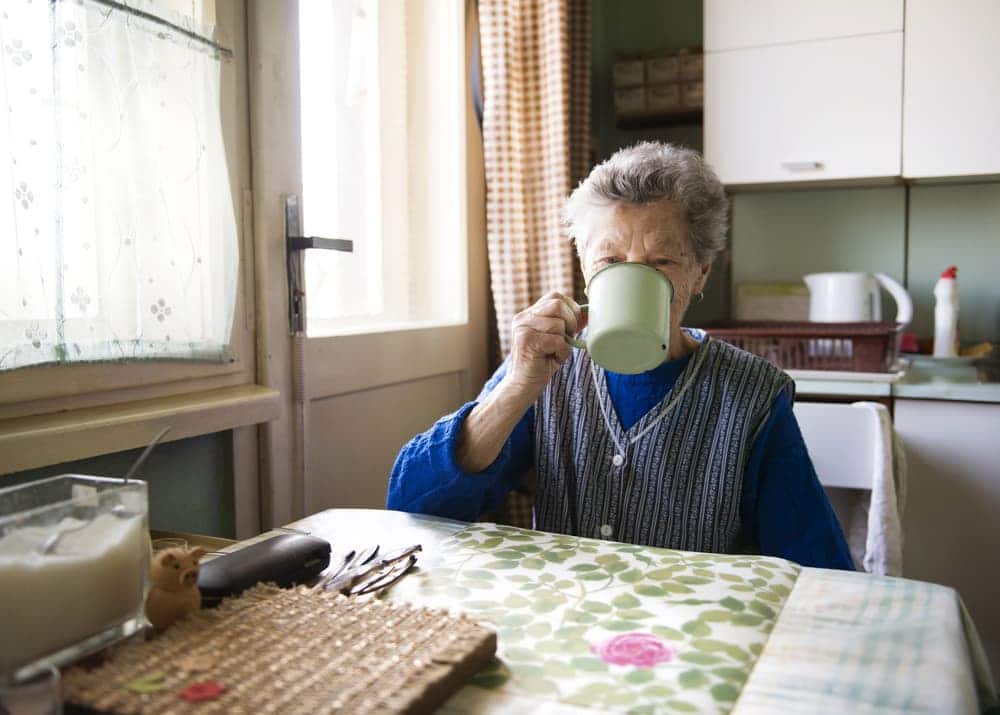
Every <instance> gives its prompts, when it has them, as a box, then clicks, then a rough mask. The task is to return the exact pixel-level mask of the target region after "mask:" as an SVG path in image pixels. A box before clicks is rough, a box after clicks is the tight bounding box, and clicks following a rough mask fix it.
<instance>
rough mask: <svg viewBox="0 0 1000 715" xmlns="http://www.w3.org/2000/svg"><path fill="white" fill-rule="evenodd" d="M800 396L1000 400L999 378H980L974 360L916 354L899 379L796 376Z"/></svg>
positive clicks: (965, 400) (796, 388)
mask: <svg viewBox="0 0 1000 715" xmlns="http://www.w3.org/2000/svg"><path fill="white" fill-rule="evenodd" d="M795 390H796V393H797V395H798V396H800V397H808V396H810V395H823V396H835V395H845V396H851V397H861V398H864V397H896V398H903V399H921V400H955V401H961V402H995V403H1000V382H979V380H978V377H977V372H976V368H975V367H974V366H973V365H972V364H971V363H967V364H943V363H937V362H935V361H934V359H933V358H929V357H918V358H915V359H914V360H913V362H912V364H911V365H910V368H909V370H907V373H906V375H905V376H904V377H903V378H902V379H900V380H899V381H898V382H894V383H888V382H874V381H866V380H814V379H805V380H796V381H795Z"/></svg>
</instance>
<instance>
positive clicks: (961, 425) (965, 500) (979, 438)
mask: <svg viewBox="0 0 1000 715" xmlns="http://www.w3.org/2000/svg"><path fill="white" fill-rule="evenodd" d="M895 427H896V431H897V433H898V434H899V436H900V437H901V438H902V440H903V446H904V449H905V452H906V459H907V465H908V480H907V481H908V487H907V498H906V505H905V511H904V513H903V532H904V541H903V575H904V576H905V577H907V578H914V579H919V580H922V581H932V582H934V583H940V584H944V585H946V586H951V587H953V588H955V589H956V590H957V591H958V593H959V594H960V595H961V597H962V599H963V601H964V602H965V605H966V606H967V607H968V609H969V612H970V613H971V614H972V618H973V620H974V621H975V623H976V627H977V629H978V631H979V635H980V636H981V637H982V639H983V641H984V645H985V646H986V650H987V655H988V656H989V658H990V661H991V663H992V665H993V668H994V671H995V672H996V671H997V669H998V668H1000V610H998V609H997V607H996V606H997V601H998V598H1000V581H998V578H1000V577H998V574H1000V531H998V530H997V527H996V523H997V515H998V514H1000V439H998V436H1000V404H989V403H971V402H951V401H933V400H904V399H897V400H896V403H895Z"/></svg>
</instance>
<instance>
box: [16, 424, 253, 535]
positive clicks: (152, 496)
mask: <svg viewBox="0 0 1000 715" xmlns="http://www.w3.org/2000/svg"><path fill="white" fill-rule="evenodd" d="M231 442H232V438H231V433H230V432H217V433H215V434H207V435H202V436H199V437H192V438H191V439H183V440H178V441H176V442H167V443H165V444H160V445H157V447H156V448H155V449H154V450H153V452H152V453H151V454H150V455H149V458H148V459H147V460H146V463H145V465H143V467H142V468H141V469H140V470H139V475H138V477H139V478H140V479H144V480H146V482H147V483H148V484H149V525H150V528H151V529H157V530H163V531H186V532H190V533H195V534H208V535H211V536H222V537H226V538H233V537H234V536H235V532H236V526H235V516H234V505H233V469H232V461H231V459H230V455H231V454H232V449H231ZM141 452H142V450H141V449H134V450H129V451H127V452H118V453H116V454H106V455H103V456H101V457H94V458H92V459H84V460H81V461H78V462H67V463H65V464H57V465H53V466H50V467H44V468H41V469H32V470H30V471H26V472H17V473H15V474H9V475H6V476H0V487H7V486H13V485H14V484H20V483H24V482H28V481H32V480H34V479H41V478H42V477H49V476H53V475H57V474H92V475H97V476H104V477H114V476H121V475H124V474H125V472H127V471H128V469H129V467H130V466H131V465H132V463H133V462H134V461H135V459H136V458H137V457H138V456H139V454H140V453H141Z"/></svg>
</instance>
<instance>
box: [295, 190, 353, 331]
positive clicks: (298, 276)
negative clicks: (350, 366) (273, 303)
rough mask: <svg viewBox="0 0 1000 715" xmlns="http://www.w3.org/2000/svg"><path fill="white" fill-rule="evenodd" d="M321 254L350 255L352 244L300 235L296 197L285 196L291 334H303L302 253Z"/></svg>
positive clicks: (303, 256)
mask: <svg viewBox="0 0 1000 715" xmlns="http://www.w3.org/2000/svg"><path fill="white" fill-rule="evenodd" d="M310 248H315V249H319V250H322V251H344V252H346V253H353V252H354V241H350V240H347V239H344V238H319V237H318V236H303V235H302V208H301V206H300V204H299V197H298V195H296V194H287V195H286V196H285V259H286V263H287V265H288V327H289V329H290V330H291V332H292V334H293V335H295V334H296V333H303V332H305V319H306V279H305V253H304V251H306V250H307V249H310Z"/></svg>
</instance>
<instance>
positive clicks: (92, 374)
mask: <svg viewBox="0 0 1000 715" xmlns="http://www.w3.org/2000/svg"><path fill="white" fill-rule="evenodd" d="M188 1H189V0H181V3H182V4H178V2H176V1H175V2H173V5H174V6H175V9H177V8H180V7H183V6H184V5H186V3H187V2H188ZM190 3H191V9H192V11H193V12H197V13H199V15H200V19H201V20H203V21H206V22H207V23H208V24H212V23H214V24H216V28H217V31H216V39H217V41H218V42H219V43H220V44H222V45H223V46H225V47H229V48H231V49H232V50H233V57H232V58H230V59H226V58H222V59H221V60H220V61H221V62H222V78H221V83H220V85H221V100H220V103H221V107H220V109H221V115H222V125H223V142H224V144H225V151H226V157H227V164H228V167H227V168H228V171H229V180H230V186H231V187H232V194H233V196H232V201H233V210H234V214H235V216H236V221H237V241H238V245H239V268H238V273H239V276H238V280H237V296H236V305H235V309H234V314H233V327H232V334H231V337H230V343H229V353H230V355H231V358H232V359H231V361H230V362H225V363H213V362H208V361H189V360H156V359H149V360H146V359H143V360H137V361H132V362H88V363H77V364H70V365H37V366H30V367H23V368H16V369H14V370H9V371H4V372H0V421H2V420H9V419H16V418H20V417H27V416H33V415H40V414H47V413H53V412H63V411H66V410H74V409H83V408H90V407H96V406H105V405H114V404H119V403H125V402H132V401H135V400H143V399H149V398H157V397H166V396H173V395H181V394H186V393H198V392H204V391H208V390H213V389H218V388H222V387H231V386H236V385H247V384H254V383H255V381H256V372H257V371H256V356H255V335H256V330H255V312H256V311H255V305H254V301H255V298H256V291H255V283H254V275H255V270H254V268H255V267H254V246H253V240H254V238H253V231H252V218H253V212H252V197H251V194H250V189H249V187H250V185H251V178H250V128H249V85H248V78H247V71H248V68H247V43H246V7H245V3H243V2H240V0H215V2H211V0H190ZM0 429H2V427H0ZM98 453H100V446H99V445H95V454H98ZM0 469H2V465H0Z"/></svg>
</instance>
